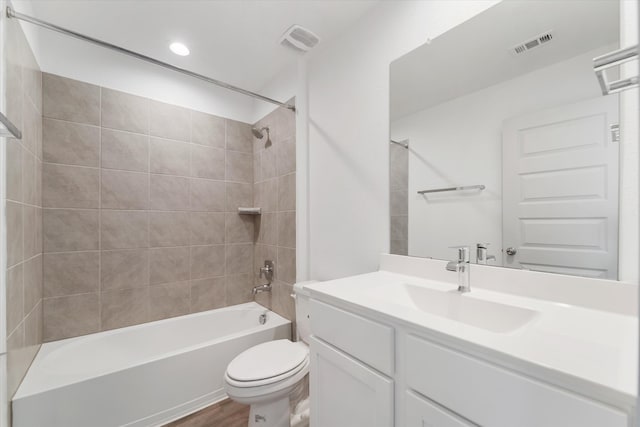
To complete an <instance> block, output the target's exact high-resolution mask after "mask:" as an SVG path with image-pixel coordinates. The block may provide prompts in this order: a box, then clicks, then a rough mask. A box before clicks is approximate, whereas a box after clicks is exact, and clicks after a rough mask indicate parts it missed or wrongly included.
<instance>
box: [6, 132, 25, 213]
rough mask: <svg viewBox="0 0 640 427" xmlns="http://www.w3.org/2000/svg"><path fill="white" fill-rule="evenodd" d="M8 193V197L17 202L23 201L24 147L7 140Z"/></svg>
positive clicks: (9, 139)
mask: <svg viewBox="0 0 640 427" xmlns="http://www.w3.org/2000/svg"><path fill="white" fill-rule="evenodd" d="M6 152H7V192H6V197H7V199H9V200H13V201H16V202H21V201H22V145H20V143H19V142H18V141H17V140H15V139H13V138H7V151H6Z"/></svg>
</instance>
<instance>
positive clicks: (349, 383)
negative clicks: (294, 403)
mask: <svg viewBox="0 0 640 427" xmlns="http://www.w3.org/2000/svg"><path fill="white" fill-rule="evenodd" d="M310 341H311V342H310V350H311V369H310V377H309V380H310V395H311V426H312V427H392V426H393V381H392V380H391V379H389V378H387V377H385V376H384V375H382V374H379V373H378V372H377V371H375V370H373V369H372V368H370V367H368V366H367V365H364V364H363V363H361V362H359V361H357V360H355V359H353V358H351V357H349V356H347V355H346V354H345V353H342V352H341V351H339V350H337V349H336V348H334V347H332V346H330V345H329V344H326V343H325V342H324V341H321V340H319V339H317V338H315V337H312V338H311V339H310Z"/></svg>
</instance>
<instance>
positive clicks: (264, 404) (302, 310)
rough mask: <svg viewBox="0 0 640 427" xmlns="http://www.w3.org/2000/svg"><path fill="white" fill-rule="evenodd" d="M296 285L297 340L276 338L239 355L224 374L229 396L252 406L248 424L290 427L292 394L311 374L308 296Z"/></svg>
mask: <svg viewBox="0 0 640 427" xmlns="http://www.w3.org/2000/svg"><path fill="white" fill-rule="evenodd" d="M310 283H314V282H303V283H297V284H296V285H294V298H295V301H296V319H297V330H298V341H296V342H292V341H290V340H287V339H284V340H275V341H269V342H266V343H262V344H259V345H256V346H254V347H251V348H249V349H248V350H245V351H244V352H242V353H240V354H239V355H238V356H236V358H235V359H233V360H232V361H231V363H229V365H228V366H227V370H226V372H225V375H224V380H225V389H226V392H227V395H228V396H229V398H230V399H232V400H234V401H236V402H239V403H243V404H246V405H251V409H250V413H249V427H258V426H260V427H290V416H291V410H290V407H289V406H290V405H289V396H290V394H291V392H292V391H293V390H295V388H296V387H297V386H298V385H300V383H301V382H302V380H303V379H304V378H305V376H306V375H307V374H308V373H309V364H310V360H309V348H308V346H307V344H306V340H307V338H308V337H309V336H310V335H311V328H310V325H309V316H308V314H309V313H308V302H309V295H308V292H307V291H306V290H305V289H304V287H305V286H306V285H308V284H310Z"/></svg>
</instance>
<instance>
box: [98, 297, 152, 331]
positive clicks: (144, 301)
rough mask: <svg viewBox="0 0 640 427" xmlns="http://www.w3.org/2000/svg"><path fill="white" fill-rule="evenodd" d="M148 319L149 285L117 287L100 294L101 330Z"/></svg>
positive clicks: (121, 326) (134, 323)
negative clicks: (132, 287)
mask: <svg viewBox="0 0 640 427" xmlns="http://www.w3.org/2000/svg"><path fill="white" fill-rule="evenodd" d="M148 321H149V287H144V288H139V289H119V290H113V291H106V292H102V293H101V294H100V322H101V326H102V330H108V329H115V328H123V327H125V326H131V325H136V324H138V323H144V322H148Z"/></svg>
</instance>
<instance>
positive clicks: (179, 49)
mask: <svg viewBox="0 0 640 427" xmlns="http://www.w3.org/2000/svg"><path fill="white" fill-rule="evenodd" d="M169 49H171V52H173V53H175V54H176V55H180V56H187V55H189V48H188V47H186V46H185V45H183V44H182V43H178V42H174V43H171V44H170V45H169Z"/></svg>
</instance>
